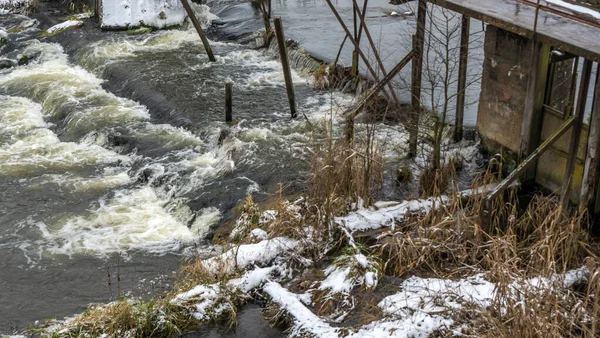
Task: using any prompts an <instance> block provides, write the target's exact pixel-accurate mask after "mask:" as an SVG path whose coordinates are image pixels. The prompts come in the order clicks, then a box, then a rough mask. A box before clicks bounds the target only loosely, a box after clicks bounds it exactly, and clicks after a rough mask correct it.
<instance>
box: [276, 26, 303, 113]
mask: <svg viewBox="0 0 600 338" xmlns="http://www.w3.org/2000/svg"><path fill="white" fill-rule="evenodd" d="M273 23H274V24H275V34H276V35H277V45H278V46H279V57H280V58H281V66H282V67H283V77H284V79H285V87H286V90H287V96H288V102H289V104H290V112H291V114H292V118H296V117H297V116H298V114H297V113H296V99H295V98H294V83H293V82H292V73H291V71H290V64H289V61H288V55H287V48H286V45H285V36H284V35H283V25H282V24H281V18H275V19H273Z"/></svg>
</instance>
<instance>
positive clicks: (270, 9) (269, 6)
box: [268, 0, 271, 19]
mask: <svg viewBox="0 0 600 338" xmlns="http://www.w3.org/2000/svg"><path fill="white" fill-rule="evenodd" d="M268 1H269V19H271V0H268Z"/></svg>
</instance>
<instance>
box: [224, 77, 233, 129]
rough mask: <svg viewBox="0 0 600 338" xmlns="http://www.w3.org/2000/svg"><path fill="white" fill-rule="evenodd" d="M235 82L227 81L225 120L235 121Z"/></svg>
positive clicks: (228, 121)
mask: <svg viewBox="0 0 600 338" xmlns="http://www.w3.org/2000/svg"><path fill="white" fill-rule="evenodd" d="M232 89H233V83H231V82H227V83H225V122H227V123H231V121H233V103H232V100H233V93H232V92H233V90H232Z"/></svg>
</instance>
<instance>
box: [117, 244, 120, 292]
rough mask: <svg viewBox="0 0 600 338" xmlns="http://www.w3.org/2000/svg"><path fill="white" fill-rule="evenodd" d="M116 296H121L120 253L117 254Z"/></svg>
mask: <svg viewBox="0 0 600 338" xmlns="http://www.w3.org/2000/svg"><path fill="white" fill-rule="evenodd" d="M117 297H121V253H120V252H119V255H118V256H117Z"/></svg>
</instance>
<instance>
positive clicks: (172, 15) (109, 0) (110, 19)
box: [99, 0, 186, 30]
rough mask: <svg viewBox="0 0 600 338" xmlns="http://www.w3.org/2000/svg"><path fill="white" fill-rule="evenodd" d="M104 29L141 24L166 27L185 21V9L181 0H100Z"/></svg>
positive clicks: (126, 27)
mask: <svg viewBox="0 0 600 338" xmlns="http://www.w3.org/2000/svg"><path fill="white" fill-rule="evenodd" d="M99 1H100V25H101V27H102V29H115V30H118V29H129V28H134V27H139V26H149V27H154V28H165V27H169V26H176V25H180V24H182V23H183V21H184V20H185V18H186V13H185V10H184V9H183V5H182V4H181V2H180V1H179V0H99Z"/></svg>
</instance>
